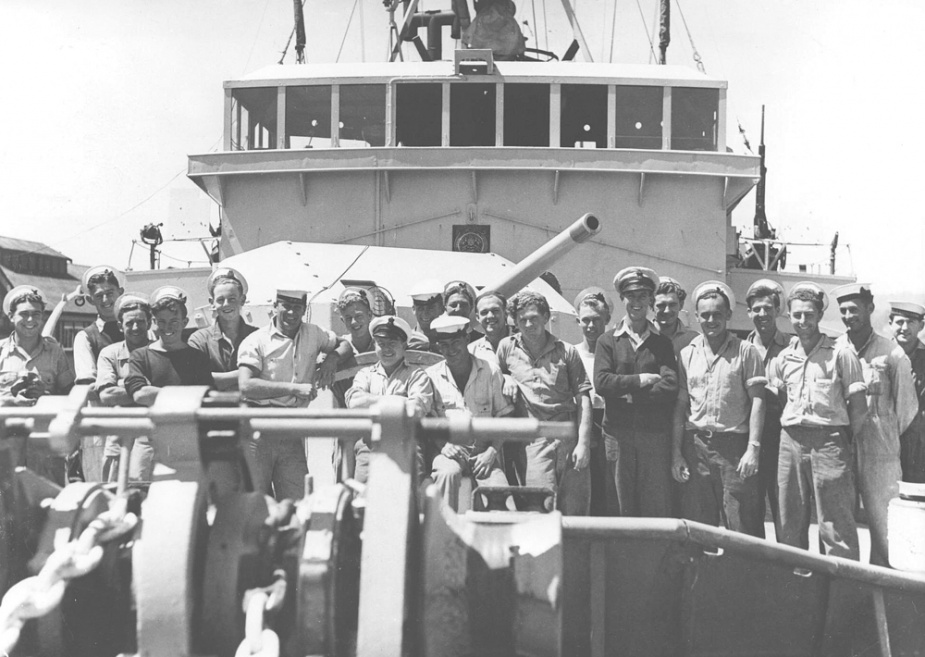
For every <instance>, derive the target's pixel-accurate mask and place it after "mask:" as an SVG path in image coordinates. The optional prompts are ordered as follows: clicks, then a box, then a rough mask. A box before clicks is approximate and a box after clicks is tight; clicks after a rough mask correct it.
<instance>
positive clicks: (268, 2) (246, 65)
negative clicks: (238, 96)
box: [244, 0, 270, 73]
mask: <svg viewBox="0 0 925 657" xmlns="http://www.w3.org/2000/svg"><path fill="white" fill-rule="evenodd" d="M269 4H270V0H267V1H266V2H265V3H264V5H263V13H262V14H260V23H258V24H257V33H256V34H254V42H253V43H252V44H251V51H250V52H249V53H247V62H245V64H244V72H245V73H247V67H248V66H250V65H251V57H252V56H253V54H254V48H256V47H257V39H258V38H259V37H260V30H261V29H262V28H263V19H264V18H266V16H267V6H268V5H269Z"/></svg>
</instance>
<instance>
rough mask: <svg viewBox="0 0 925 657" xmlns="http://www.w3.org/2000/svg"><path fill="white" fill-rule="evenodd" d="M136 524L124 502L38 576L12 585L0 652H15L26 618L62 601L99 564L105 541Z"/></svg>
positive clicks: (0, 606)
mask: <svg viewBox="0 0 925 657" xmlns="http://www.w3.org/2000/svg"><path fill="white" fill-rule="evenodd" d="M137 524H138V517H137V516H136V515H135V514H134V513H127V512H125V509H124V506H122V505H119V506H118V508H115V509H111V510H109V511H106V512H104V513H102V514H100V515H99V516H97V517H96V518H94V519H93V520H92V521H91V522H90V524H89V525H87V528H86V529H84V531H83V532H82V533H81V534H80V536H79V537H78V538H76V539H74V540H72V541H69V542H68V543H65V544H64V545H62V546H61V547H59V548H57V549H56V550H55V551H54V552H52V553H51V555H50V556H49V557H48V559H47V560H46V561H45V564H44V565H43V566H42V569H41V570H40V571H39V573H38V575H34V576H32V577H27V578H25V579H23V580H21V581H19V582H17V583H16V584H14V585H13V586H11V587H10V589H9V590H8V591H7V592H6V594H5V595H4V596H3V601H2V603H0V654H9V653H11V652H12V651H13V649H14V648H15V647H16V644H17V643H18V642H19V637H20V634H21V633H22V628H23V626H24V625H25V623H26V621H27V620H29V619H30V618H40V617H42V616H46V615H47V614H49V613H50V612H51V611H53V610H54V609H56V608H57V607H58V605H59V604H61V600H62V598H64V592H65V590H66V589H67V583H68V582H69V581H70V580H72V579H75V578H77V577H83V576H84V575H89V574H90V573H92V572H93V571H94V570H95V569H96V568H97V566H99V565H100V562H101V561H102V559H103V553H104V550H103V545H104V544H106V543H110V542H112V541H116V540H119V539H121V538H123V537H124V536H127V535H128V534H130V533H131V532H133V531H134V530H135V527H136V526H137Z"/></svg>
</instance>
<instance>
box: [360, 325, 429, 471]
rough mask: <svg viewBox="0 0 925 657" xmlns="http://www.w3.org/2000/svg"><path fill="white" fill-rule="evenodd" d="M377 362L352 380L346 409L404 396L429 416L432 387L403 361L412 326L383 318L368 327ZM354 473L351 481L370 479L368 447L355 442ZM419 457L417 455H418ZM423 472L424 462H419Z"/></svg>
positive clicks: (420, 374) (426, 377) (425, 377)
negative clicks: (386, 398)
mask: <svg viewBox="0 0 925 657" xmlns="http://www.w3.org/2000/svg"><path fill="white" fill-rule="evenodd" d="M369 332H370V334H371V335H372V336H373V341H374V342H375V345H376V346H375V351H376V356H377V357H378V358H379V362H377V363H376V364H375V365H370V366H369V367H364V368H363V369H361V370H360V371H359V372H357V373H356V376H354V377H353V386H352V387H351V388H350V389H349V390H348V391H347V394H346V398H347V408H369V407H370V406H373V405H374V404H376V402H378V401H379V399H381V398H382V397H396V396H397V397H405V398H407V399H410V400H412V401H413V402H415V404H416V405H417V412H418V413H419V414H421V415H431V414H432V413H433V408H434V387H433V384H432V383H431V380H430V378H429V377H428V376H427V374H426V373H425V372H424V370H422V369H421V368H420V367H416V366H414V365H410V364H408V362H407V361H405V351H406V350H407V349H408V339H409V338H410V337H411V327H410V326H409V325H408V322H406V321H405V320H403V319H402V318H401V317H398V316H397V315H382V316H381V317H376V318H375V319H374V320H373V321H372V322H370V324H369ZM355 449H356V472H355V474H354V479H356V480H357V481H360V482H365V481H366V480H367V477H368V476H369V445H367V444H366V443H365V442H364V441H362V440H358V441H357V442H356V448H355ZM419 455H420V452H419ZM418 466H419V468H421V469H423V459H422V458H420V456H419V459H418Z"/></svg>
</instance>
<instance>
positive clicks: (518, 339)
mask: <svg viewBox="0 0 925 657" xmlns="http://www.w3.org/2000/svg"><path fill="white" fill-rule="evenodd" d="M523 338H524V336H523V333H515V334H514V336H513V338H512V341H513V343H514V344H515V345H517V346H518V347H520V348H521V349H522V350H523V351H525V352H526V353H527V355H530V350H529V349H527V346H526V345H525V344H524V340H523ZM561 342H562V341H561V340H559V338H557V337H556V336H554V335H553V334H552V333H550V332H549V331H548V330H547V331H546V348H545V349H543V351H541V352H540V353H539V354H538V355H537V356H536V358H541V357H543V356H545V355H546V354H548V353H549V352H551V351H554V350H555V349H556V347H558V346H559V344H560V343H561ZM536 358H534V360H536Z"/></svg>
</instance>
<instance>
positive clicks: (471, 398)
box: [425, 356, 514, 417]
mask: <svg viewBox="0 0 925 657" xmlns="http://www.w3.org/2000/svg"><path fill="white" fill-rule="evenodd" d="M470 358H471V359H472V370H471V371H470V372H469V379H468V380H467V381H466V387H465V390H462V391H460V389H459V388H458V387H457V386H456V379H455V378H453V373H452V372H451V371H450V367H449V365H447V364H446V361H445V360H442V361H440V362H439V363H435V364H433V365H431V366H430V367H428V368H427V370H425V371H426V372H427V376H429V377H430V380H431V381H432V382H433V384H434V393H435V394H434V410H435V411H436V412H437V415H440V416H443V417H452V416H454V415H462V416H467V417H501V416H502V415H509V414H510V413H511V412H513V410H514V405H513V404H512V403H511V402H509V401H508V400H507V398H506V397H505V396H504V395H503V394H502V392H501V390H502V388H503V386H504V379H503V378H502V376H501V370H500V369H499V368H498V366H497V365H495V364H494V363H491V362H489V361H487V360H482V359H481V358H476V357H475V356H470Z"/></svg>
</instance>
